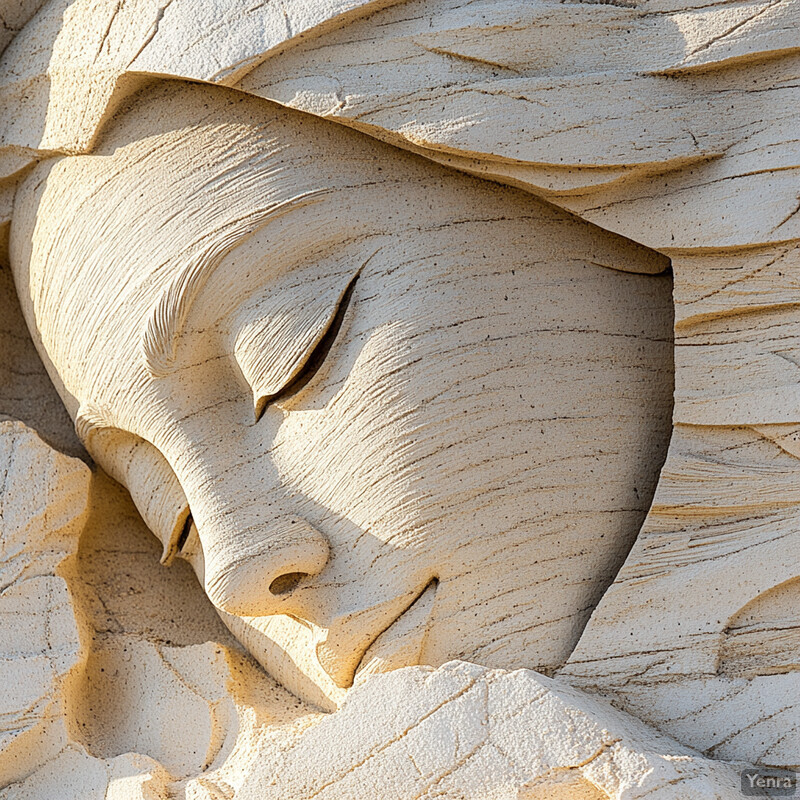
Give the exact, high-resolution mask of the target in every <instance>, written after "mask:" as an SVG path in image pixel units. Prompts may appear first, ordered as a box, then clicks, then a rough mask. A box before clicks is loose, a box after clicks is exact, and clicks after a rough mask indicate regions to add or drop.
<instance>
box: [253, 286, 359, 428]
mask: <svg viewBox="0 0 800 800" xmlns="http://www.w3.org/2000/svg"><path fill="white" fill-rule="evenodd" d="M358 277H359V274H358V273H357V274H356V275H355V277H354V278H353V279H352V280H351V281H350V283H349V284H348V285H347V288H346V289H345V290H344V294H343V295H342V298H341V300H340V301H339V305H338V307H337V308H336V313H335V314H334V315H333V318H332V319H331V321H330V324H329V325H328V327H327V329H326V330H325V333H324V334H323V335H322V338H321V339H320V340H319V341H318V342H317V344H316V345H315V346H314V349H313V350H312V351H311V353H310V354H309V356H308V358H307V359H306V360H305V362H304V363H303V366H302V367H301V368H300V370H299V372H298V373H297V374H296V375H295V376H294V377H293V378H292V379H291V380H290V381H289V382H288V383H287V384H286V385H285V386H284V387H283V388H282V389H281V390H280V391H278V392H275V394H272V395H267V396H265V397H261V398H259V401H258V406H257V407H256V422H258V420H259V419H261V417H262V415H263V414H264V411H265V410H266V408H267V406H268V405H270V403H276V402H278V401H280V400H286V399H287V398H288V397H291V396H292V395H294V394H297V393H298V392H299V391H300V390H301V389H302V388H303V387H304V386H306V384H308V383H309V382H310V381H311V379H312V378H313V377H314V375H316V374H317V372H318V371H319V370H320V368H321V367H322V365H323V364H324V363H325V359H326V358H327V357H328V353H330V351H331V348H332V347H333V344H334V342H335V341H336V337H337V336H338V335H339V331H340V330H341V328H342V323H343V322H344V317H345V315H346V314H347V309H348V308H349V307H350V300H351V299H352V297H353V292H354V291H355V288H356V282H357V281H358Z"/></svg>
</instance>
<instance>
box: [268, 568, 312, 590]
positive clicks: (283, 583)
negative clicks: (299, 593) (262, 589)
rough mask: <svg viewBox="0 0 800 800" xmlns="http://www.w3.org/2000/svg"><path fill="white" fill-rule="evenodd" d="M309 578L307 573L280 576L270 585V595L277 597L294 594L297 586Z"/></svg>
mask: <svg viewBox="0 0 800 800" xmlns="http://www.w3.org/2000/svg"><path fill="white" fill-rule="evenodd" d="M307 577H308V573H307V572H287V573H285V574H284V575H279V576H278V577H277V578H275V580H274V581H272V583H271V584H270V585H269V591H270V594H273V595H275V596H279V595H283V594H289V592H292V591H294V590H295V589H296V588H297V585H298V584H299V583H300V581H302V580H303V578H307Z"/></svg>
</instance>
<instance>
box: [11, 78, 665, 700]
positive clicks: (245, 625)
mask: <svg viewBox="0 0 800 800" xmlns="http://www.w3.org/2000/svg"><path fill="white" fill-rule="evenodd" d="M14 224H15V229H14V231H13V235H12V261H13V265H14V271H15V277H16V280H17V285H18V291H19V292H20V296H21V298H22V301H23V305H24V307H25V312H26V317H27V320H28V324H29V326H30V328H31V330H32V331H33V332H34V336H35V338H36V339H37V342H38V345H39V347H40V350H41V351H42V354H43V357H44V359H45V361H46V363H47V366H48V369H49V370H50V372H51V375H52V376H53V378H54V381H55V382H56V385H57V387H58V388H59V391H60V393H61V395H62V397H63V398H64V400H65V403H66V404H67V407H68V408H69V410H70V411H71V413H72V414H73V415H74V416H75V417H76V420H77V424H78V428H79V431H80V432H81V434H82V436H83V437H84V440H85V441H86V443H87V446H88V447H89V449H90V452H91V453H92V454H93V455H94V456H95V458H97V459H98V461H99V462H100V463H101V464H103V465H104V466H106V467H107V469H109V470H110V471H111V472H112V473H113V474H115V475H116V476H117V477H119V478H120V480H122V481H124V482H125V483H127V484H128V486H129V488H130V490H131V493H132V496H133V497H134V500H136V502H137V504H138V505H139V506H140V509H142V510H143V514H144V516H145V518H146V519H147V521H148V522H149V523H150V524H151V527H152V528H153V529H154V530H155V532H156V533H157V534H158V535H159V536H160V538H162V541H164V545H165V553H166V554H167V556H168V557H170V556H171V555H172V554H173V553H175V552H176V551H180V554H181V555H183V556H184V557H186V558H188V559H189V560H191V561H192V563H193V564H194V566H195V569H196V571H197V572H198V575H199V577H200V579H201V580H202V581H203V583H204V586H205V588H206V592H207V594H208V595H209V597H210V599H211V600H212V602H214V604H215V605H216V606H217V607H218V608H219V609H220V612H221V613H222V615H223V618H224V619H225V620H226V621H227V623H228V624H229V625H230V627H231V629H232V630H233V631H234V632H235V633H236V634H237V635H238V636H239V637H240V638H241V639H242V641H243V642H244V643H245V644H246V646H248V648H249V649H250V650H251V651H252V652H253V653H254V654H255V655H256V657H257V658H259V660H261V661H262V663H264V664H265V666H266V667H267V668H268V669H269V670H270V671H271V672H272V673H273V674H275V675H276V677H278V678H279V679H281V680H282V681H283V682H284V683H285V684H286V685H287V686H289V687H290V688H293V689H294V690H296V691H298V692H301V693H303V694H305V695H306V696H307V697H308V698H309V699H311V700H312V701H316V702H319V703H329V702H330V701H331V700H332V701H336V700H338V699H339V698H340V697H341V696H342V692H343V690H344V689H346V688H347V687H348V686H350V685H351V684H352V682H353V679H354V675H355V673H356V670H357V669H358V668H359V667H360V668H361V669H365V670H367V671H370V670H375V669H383V668H391V667H396V666H402V665H404V664H407V663H414V662H416V661H422V662H424V663H431V664H438V663H442V662H444V661H446V660H449V659H451V658H456V657H458V658H464V659H468V660H474V661H478V662H480V663H484V664H488V665H491V666H504V667H516V666H528V667H534V668H537V669H543V670H552V669H555V668H557V667H558V666H559V665H560V664H561V663H563V661H564V659H565V658H566V656H567V655H568V654H569V652H570V650H571V649H572V647H573V646H574V643H575V641H576V640H577V637H578V636H579V635H580V632H581V630H582V628H583V625H584V624H585V622H586V620H587V618H588V615H589V613H590V611H591V609H592V607H593V606H594V604H595V603H596V602H597V600H598V599H599V597H600V595H601V594H602V592H603V591H604V589H605V587H606V586H607V585H608V584H609V582H610V581H611V580H612V579H613V576H614V574H615V573H616V570H617V569H618V568H619V566H620V564H621V562H622V560H623V559H624V557H625V554H626V552H627V549H628V548H629V546H630V544H631V543H632V541H633V538H634V537H635V535H636V532H637V530H638V527H639V525H640V524H641V521H642V519H643V516H644V513H645V511H646V509H647V506H648V505H649V501H650V499H651V496H652V491H653V487H654V485H655V479H656V476H657V471H658V468H659V466H660V464H661V461H662V460H663V457H664V454H665V449H666V442H667V439H668V435H669V429H670V420H669V416H670V407H671V405H670V404H671V391H672V385H671V332H670V331H671V328H670V326H671V303H670V294H669V292H670V282H669V279H668V278H666V277H663V276H662V277H654V276H653V275H638V274H630V272H632V271H637V270H638V271H641V272H648V271H649V272H655V271H657V270H658V269H660V268H661V267H663V264H662V263H661V262H660V261H659V259H658V258H656V257H655V256H654V255H653V254H651V253H649V252H648V251H646V250H644V249H642V248H639V247H638V246H635V245H633V244H631V243H629V242H627V241H625V240H622V239H619V238H617V237H613V236H611V235H609V234H606V233H603V232H601V231H599V230H598V229H595V228H593V227H591V226H589V225H587V224H584V223H581V222H578V221H576V220H574V219H572V218H570V217H568V216H567V215H566V214H562V213H561V212H558V211H555V210H553V209H551V208H549V207H548V206H546V205H545V204H543V203H542V202H540V201H538V200H535V199H533V198H531V197H529V196H526V195H524V194H522V193H518V192H517V191H515V190H512V189H508V188H501V187H498V186H494V185H492V184H488V183H484V182H481V181H478V180H474V179H472V178H469V177H466V176H464V175H460V174H456V173H451V172H449V171H447V170H446V169H444V168H441V167H438V166H435V165H433V164H431V163H428V162H426V161H424V160H422V159H418V158H416V157H414V156H411V155H408V154H404V153H400V152H398V151H396V150H394V149H392V148H391V147H388V146H386V145H383V144H381V143H378V142H375V141H373V140H371V139H369V138H367V137H364V136H363V135H361V134H358V133H355V132H352V131H349V130H346V129H344V128H340V127H338V126H335V125H331V124H328V123H324V122H321V121H318V120H314V119H309V118H306V117H305V116H303V115H300V114H297V113H295V112H290V111H285V110H283V109H279V108H276V107H273V106H271V105H270V104H267V103H264V102H260V101H256V100H253V99H251V98H242V97H240V96H239V95H237V94H234V93H229V92H227V91H225V90H215V89H209V88H204V87H191V86H185V85H174V84H164V85H163V86H161V87H158V88H155V89H150V90H148V91H147V92H146V93H144V94H143V95H142V96H141V97H140V98H139V99H138V100H137V101H135V102H134V103H133V104H132V106H131V107H130V108H128V109H125V110H124V111H123V112H122V113H121V114H120V115H119V116H118V118H117V119H116V120H114V121H113V122H112V123H111V124H110V125H109V127H108V130H107V131H106V133H105V136H104V138H103V140H102V141H101V142H100V144H99V146H98V148H97V150H96V153H95V154H93V155H91V156H83V157H75V158H66V159H62V160H59V161H56V162H50V163H48V164H45V165H41V166H40V167H39V168H38V169H37V170H36V171H35V172H34V173H33V175H32V176H31V177H30V178H29V179H28V181H27V183H26V185H25V186H24V187H23V189H22V190H21V193H20V196H19V197H18V207H17V210H16V215H15V223H14ZM607 267H611V268H612V269H608V268H607ZM619 270H624V271H619ZM187 508H188V509H190V510H191V517H190V518H189V521H188V522H187V521H186V513H187V510H186V509H187ZM376 640H377V641H376Z"/></svg>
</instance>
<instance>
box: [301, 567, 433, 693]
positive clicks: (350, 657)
mask: <svg viewBox="0 0 800 800" xmlns="http://www.w3.org/2000/svg"><path fill="white" fill-rule="evenodd" d="M437 588H438V581H437V579H436V578H433V579H431V580H429V581H428V582H427V583H426V584H425V585H424V586H423V588H422V589H421V590H419V591H417V592H415V593H414V594H413V595H412V596H411V598H410V599H408V597H407V596H406V597H405V598H397V599H394V600H393V601H391V602H390V603H388V604H381V605H380V606H378V607H373V608H371V609H367V610H365V611H364V612H362V613H360V614H357V615H354V616H353V617H352V618H351V619H349V620H348V621H347V622H348V623H350V624H347V623H345V624H344V625H342V626H336V627H337V628H339V630H338V631H337V632H336V634H334V632H333V630H328V631H327V632H326V635H325V638H324V639H321V640H319V641H318V642H317V645H316V651H317V658H318V659H319V663H320V665H321V666H322V668H323V669H324V670H325V672H326V673H327V674H328V676H329V677H330V678H331V680H332V681H333V682H334V683H335V684H336V685H337V686H338V687H340V688H342V689H349V688H350V687H351V686H352V685H353V683H354V682H355V681H356V679H357V680H358V682H359V683H360V682H361V681H363V680H365V679H366V678H367V677H368V676H370V675H373V674H376V673H381V672H388V671H390V670H393V669H399V668H401V667H407V666H413V665H414V664H418V663H419V657H420V653H421V650H422V645H423V643H424V640H425V635H426V634H427V632H428V627H429V623H430V618H431V612H432V610H433V605H434V600H435V596H436V591H437ZM398 600H399V601H400V602H401V603H402V606H401V608H400V609H397V602H398ZM403 601H404V602H403ZM387 605H388V606H390V608H387ZM391 606H394V608H391ZM387 612H389V613H388V614H387ZM374 616H377V617H378V620H374V619H373V620H370V619H369V617H374ZM381 618H382V621H383V624H382V625H381V624H380V619H381ZM370 622H372V624H369V623H370ZM376 622H378V625H376V624H375V623H376ZM348 628H349V629H350V630H349V631H348V630H347V629H348ZM365 629H366V630H368V631H369V634H368V635H367V636H364V633H363V632H364V630H365Z"/></svg>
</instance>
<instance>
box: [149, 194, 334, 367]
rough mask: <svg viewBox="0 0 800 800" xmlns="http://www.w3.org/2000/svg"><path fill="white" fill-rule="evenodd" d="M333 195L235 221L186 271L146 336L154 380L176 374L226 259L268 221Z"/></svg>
mask: <svg viewBox="0 0 800 800" xmlns="http://www.w3.org/2000/svg"><path fill="white" fill-rule="evenodd" d="M329 191H330V190H329V189H315V190H313V191H308V192H303V193H302V194H299V195H296V196H295V197H292V198H290V199H288V200H285V201H283V202H281V203H276V204H274V205H271V206H269V207H268V208H260V209H258V210H257V211H254V212H252V213H250V214H247V215H246V216H244V217H241V218H240V219H237V220H235V221H234V222H233V223H231V224H229V225H227V226H226V227H225V229H224V230H223V231H221V232H220V233H219V234H218V235H217V236H216V237H215V238H214V239H213V240H212V241H211V243H210V244H209V245H208V246H207V247H205V248H204V249H203V250H202V251H201V252H200V253H198V254H197V255H196V256H195V257H194V258H192V259H191V260H190V261H189V263H188V264H186V265H185V266H184V267H183V269H182V270H181V271H180V272H179V273H178V275H177V276H176V277H175V278H173V279H172V281H171V282H170V284H169V286H168V287H167V288H166V289H165V290H164V291H163V292H162V294H161V296H160V297H159V299H158V300H157V301H156V303H155V305H154V306H153V309H152V311H151V312H150V316H149V319H148V321H147V326H146V327H145V330H144V332H143V333H142V337H141V349H142V353H143V355H144V359H145V364H146V365H147V369H148V371H149V372H150V374H151V375H152V376H153V377H164V376H166V375H168V374H169V373H170V371H171V370H172V367H173V365H174V362H175V357H176V352H177V345H178V337H179V335H180V333H181V331H182V330H183V326H184V325H185V323H186V319H187V317H188V315H189V310H190V309H191V306H192V303H193V302H194V300H195V299H196V297H197V295H198V294H199V293H200V290H201V289H202V288H203V286H204V285H205V283H206V281H207V280H208V279H209V277H210V276H211V274H212V273H213V272H214V270H215V269H216V268H217V267H218V266H219V264H220V263H221V261H222V260H223V259H224V258H225V256H226V255H227V254H228V253H230V251H231V250H233V249H234V248H235V247H236V246H237V245H239V244H241V243H242V241H243V240H244V239H246V238H247V237H248V236H250V235H252V234H253V233H255V231H257V230H258V229H259V228H261V227H263V226H264V225H265V224H266V223H267V222H268V221H270V220H272V219H275V218H277V217H280V216H282V215H283V214H286V213H287V212H289V211H292V210H294V209H297V208H302V207H303V206H306V205H310V204H312V203H316V202H319V200H320V199H321V196H322V195H324V194H327V193H328V192H329Z"/></svg>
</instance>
